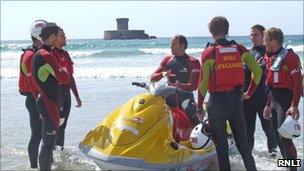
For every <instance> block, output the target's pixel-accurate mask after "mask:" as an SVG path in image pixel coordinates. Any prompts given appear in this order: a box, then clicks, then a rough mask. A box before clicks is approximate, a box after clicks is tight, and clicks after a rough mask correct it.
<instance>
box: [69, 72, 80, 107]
mask: <svg viewBox="0 0 304 171" xmlns="http://www.w3.org/2000/svg"><path fill="white" fill-rule="evenodd" d="M71 89H72V92H73V94H74V96H75V99H76V101H77V105H76V107H81V106H82V101H81V99H80V97H79V94H78V90H77V86H76V81H75V79H74V77H73V75H71Z"/></svg>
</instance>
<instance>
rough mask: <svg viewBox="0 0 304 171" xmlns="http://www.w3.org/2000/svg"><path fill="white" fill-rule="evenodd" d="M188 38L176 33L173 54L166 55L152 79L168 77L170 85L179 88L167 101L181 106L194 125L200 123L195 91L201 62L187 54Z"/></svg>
mask: <svg viewBox="0 0 304 171" xmlns="http://www.w3.org/2000/svg"><path fill="white" fill-rule="evenodd" d="M187 47H188V42H187V39H186V38H185V37H184V36H182V35H176V36H174V37H173V38H172V40H171V52H172V55H166V56H164V58H163V60H162V61H161V63H160V66H159V67H158V68H157V69H156V70H155V71H154V73H153V74H152V75H151V78H150V81H151V82H157V81H159V80H161V79H162V78H163V77H167V78H168V85H169V86H175V87H177V88H179V91H178V93H177V95H170V96H169V97H168V98H167V99H166V103H167V104H168V105H169V106H170V107H179V108H180V109H183V110H184V111H185V112H186V114H187V115H188V116H189V118H190V120H191V121H192V123H193V124H194V125H197V124H198V123H199V121H198V119H197V116H196V110H197V108H196V103H195V100H194V96H193V91H195V90H196V89H197V85H198V79H199V74H200V63H199V60H197V59H196V58H194V57H192V56H189V55H187V54H186V52H185V51H186V49H187Z"/></svg>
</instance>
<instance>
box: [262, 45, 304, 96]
mask: <svg viewBox="0 0 304 171" xmlns="http://www.w3.org/2000/svg"><path fill="white" fill-rule="evenodd" d="M293 53H294V52H293V51H292V50H291V49H288V53H287V56H286V57H285V58H284V59H283V61H282V63H281V65H280V66H279V70H278V71H273V70H272V69H271V66H272V64H273V63H274V61H273V59H274V57H275V55H272V56H268V55H267V53H266V54H265V57H264V60H265V62H266V69H267V72H266V85H270V86H272V87H273V88H286V89H290V90H292V89H293V81H292V78H291V76H292V72H293V71H291V69H290V66H289V65H290V63H288V60H289V58H292V57H294V56H293ZM289 61H290V60H289ZM298 70H300V67H299V69H298ZM294 72H295V71H294Z"/></svg>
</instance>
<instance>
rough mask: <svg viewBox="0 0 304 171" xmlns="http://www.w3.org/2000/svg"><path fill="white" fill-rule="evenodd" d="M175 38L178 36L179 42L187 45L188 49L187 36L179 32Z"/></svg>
mask: <svg viewBox="0 0 304 171" xmlns="http://www.w3.org/2000/svg"><path fill="white" fill-rule="evenodd" d="M174 38H178V40H179V43H180V44H184V45H185V49H187V47H188V41H187V39H186V37H185V36H183V35H180V34H178V35H175V36H174Z"/></svg>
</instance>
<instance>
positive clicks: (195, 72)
mask: <svg viewBox="0 0 304 171" xmlns="http://www.w3.org/2000/svg"><path fill="white" fill-rule="evenodd" d="M190 70H191V72H190V79H189V83H186V84H184V83H180V85H179V87H180V88H181V89H183V90H189V91H194V90H196V89H197V87H198V80H199V77H200V70H201V66H200V62H199V61H198V60H195V61H193V64H192V66H191V65H190Z"/></svg>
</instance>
